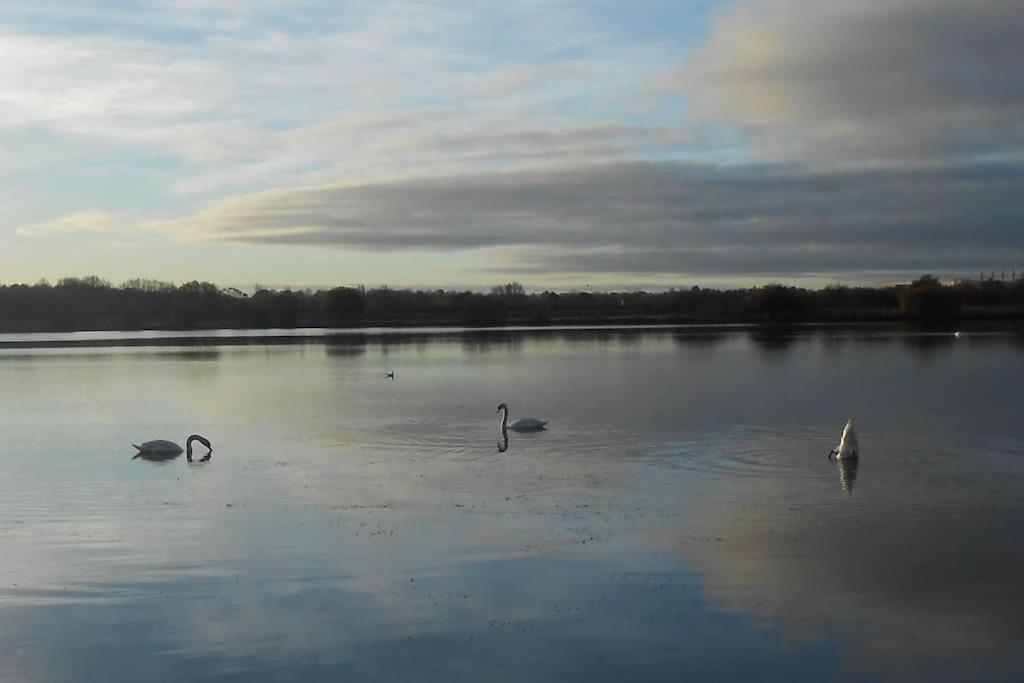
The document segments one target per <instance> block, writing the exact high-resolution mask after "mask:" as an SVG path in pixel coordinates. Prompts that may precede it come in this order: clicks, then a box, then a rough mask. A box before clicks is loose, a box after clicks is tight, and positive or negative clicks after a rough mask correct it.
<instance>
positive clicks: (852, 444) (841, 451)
mask: <svg viewBox="0 0 1024 683" xmlns="http://www.w3.org/2000/svg"><path fill="white" fill-rule="evenodd" d="M833 455H834V456H836V457H837V458H856V457H858V456H859V455H860V446H859V445H858V444H857V432H856V431H854V429H853V420H852V419H850V420H847V421H846V426H845V427H843V435H842V436H841V437H840V438H839V445H838V446H836V447H835V448H833V449H832V450H831V451H829V453H828V458H829V460H831V459H832V456H833Z"/></svg>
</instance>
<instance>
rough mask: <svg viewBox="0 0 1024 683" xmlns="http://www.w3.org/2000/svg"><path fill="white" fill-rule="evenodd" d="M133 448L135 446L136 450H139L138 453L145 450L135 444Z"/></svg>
mask: <svg viewBox="0 0 1024 683" xmlns="http://www.w3.org/2000/svg"><path fill="white" fill-rule="evenodd" d="M132 446H134V447H135V450H137V451H138V452H139V453H141V452H142V450H143V449H142V446H140V445H138V444H134V443H133V444H132Z"/></svg>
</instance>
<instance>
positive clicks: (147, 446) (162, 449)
mask: <svg viewBox="0 0 1024 683" xmlns="http://www.w3.org/2000/svg"><path fill="white" fill-rule="evenodd" d="M193 441H198V442H199V443H201V444H203V445H204V446H206V450H207V453H206V455H205V456H204V457H203V459H204V460H209V459H210V455H211V454H212V453H213V445H212V444H210V440H209V439H207V438H206V437H203V436H199V435H198V434H193V435H192V436H190V437H188V440H187V441H186V442H185V448H182V447H181V446H179V445H178V444H176V443H174V442H173V441H168V440H167V439H154V440H153V441H145V442H143V443H141V444H134V443H133V444H132V446H135V450H137V451H138V453H137V454H136V455H135V457H136V458H139V457H141V458H146V457H150V458H153V457H156V458H159V459H167V458H169V457H172V456H175V455H180V454H181V452H182V451H185V455H186V457H187V458H188V459H189V462H191V461H192V442H193Z"/></svg>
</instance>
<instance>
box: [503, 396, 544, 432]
mask: <svg viewBox="0 0 1024 683" xmlns="http://www.w3.org/2000/svg"><path fill="white" fill-rule="evenodd" d="M498 412H499V413H501V431H503V432H504V431H505V430H506V429H511V430H512V431H513V432H538V431H540V430H542V429H544V425H546V424H547V423H548V421H547V420H538V419H537V418H535V417H521V418H519V419H518V420H515V421H514V422H511V423H510V422H509V421H508V406H507V405H505V404H504V403H499V404H498Z"/></svg>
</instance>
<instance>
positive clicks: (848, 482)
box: [836, 458, 860, 494]
mask: <svg viewBox="0 0 1024 683" xmlns="http://www.w3.org/2000/svg"><path fill="white" fill-rule="evenodd" d="M836 464H837V467H838V469H839V485H840V486H841V487H842V489H843V491H845V492H846V493H848V494H849V493H853V485H854V484H856V483H857V468H858V467H859V466H860V458H836Z"/></svg>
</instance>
